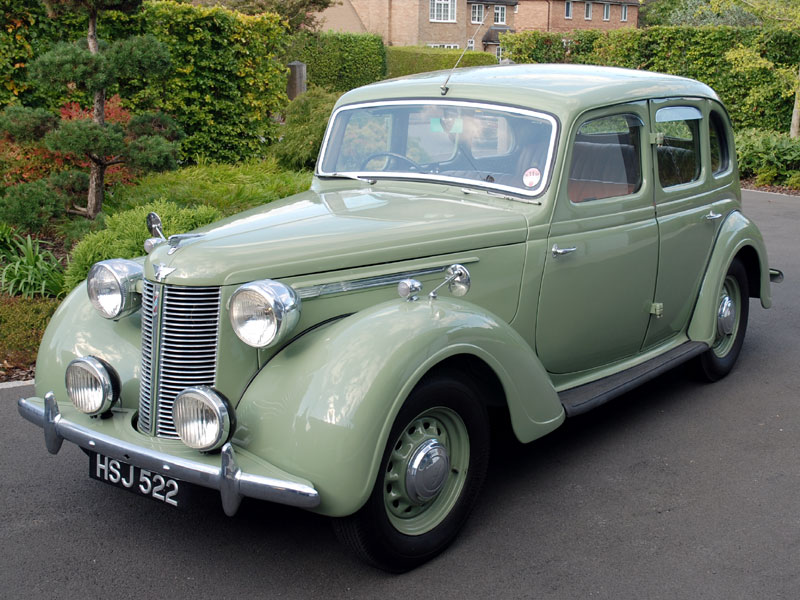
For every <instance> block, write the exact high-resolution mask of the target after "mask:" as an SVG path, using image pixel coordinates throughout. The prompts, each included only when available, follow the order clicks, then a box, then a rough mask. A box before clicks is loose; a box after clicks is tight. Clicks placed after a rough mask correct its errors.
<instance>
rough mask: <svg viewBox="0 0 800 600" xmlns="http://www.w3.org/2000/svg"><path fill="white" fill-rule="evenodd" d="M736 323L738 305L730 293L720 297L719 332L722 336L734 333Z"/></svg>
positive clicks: (718, 310)
mask: <svg viewBox="0 0 800 600" xmlns="http://www.w3.org/2000/svg"><path fill="white" fill-rule="evenodd" d="M734 325H736V306H735V305H734V303H733V300H731V297H730V296H729V295H728V294H725V295H724V296H722V298H720V301H719V308H718V309H717V332H718V333H719V334H720V335H721V336H725V335H730V334H732V333H733V327H734Z"/></svg>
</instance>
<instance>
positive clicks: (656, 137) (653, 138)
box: [650, 133, 664, 146]
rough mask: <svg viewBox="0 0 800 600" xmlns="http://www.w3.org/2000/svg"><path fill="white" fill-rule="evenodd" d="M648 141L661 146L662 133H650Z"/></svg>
mask: <svg viewBox="0 0 800 600" xmlns="http://www.w3.org/2000/svg"><path fill="white" fill-rule="evenodd" d="M650 143H651V144H655V145H656V146H663V145H664V134H663V133H651V134H650Z"/></svg>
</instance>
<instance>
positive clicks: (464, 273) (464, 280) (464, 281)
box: [428, 263, 471, 300]
mask: <svg viewBox="0 0 800 600" xmlns="http://www.w3.org/2000/svg"><path fill="white" fill-rule="evenodd" d="M444 277H445V279H444V281H443V282H442V283H440V284H439V285H437V286H436V287H435V288H433V289H432V290H431V293H430V294H428V298H430V299H431V300H436V298H438V292H439V290H440V289H441V288H443V287H444V286H447V289H449V290H450V293H451V294H453V296H455V297H457V298H460V297H461V296H466V295H467V293H468V292H469V288H470V285H471V279H470V276H469V271H468V270H467V267H465V266H464V265H459V264H457V263H456V264H454V265H450V266H449V267H447V270H446V271H445V273H444Z"/></svg>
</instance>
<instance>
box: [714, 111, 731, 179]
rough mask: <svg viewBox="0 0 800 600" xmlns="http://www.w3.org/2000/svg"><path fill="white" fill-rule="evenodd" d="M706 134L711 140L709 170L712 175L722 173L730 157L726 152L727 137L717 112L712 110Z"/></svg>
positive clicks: (729, 161)
mask: <svg viewBox="0 0 800 600" xmlns="http://www.w3.org/2000/svg"><path fill="white" fill-rule="evenodd" d="M708 134H709V136H708V137H709V141H710V142H711V172H712V173H714V175H719V174H720V173H724V172H725V171H727V170H728V167H730V164H731V159H730V154H729V152H728V137H727V135H726V134H725V125H724V123H723V121H722V117H721V116H720V115H719V113H717V112H714V111H712V112H711V114H710V116H709V120H708Z"/></svg>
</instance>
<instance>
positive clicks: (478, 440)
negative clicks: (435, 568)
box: [334, 372, 490, 573]
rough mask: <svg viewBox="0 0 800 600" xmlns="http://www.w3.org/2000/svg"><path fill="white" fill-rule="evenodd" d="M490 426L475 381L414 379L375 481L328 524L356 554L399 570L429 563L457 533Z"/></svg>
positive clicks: (482, 467)
mask: <svg viewBox="0 0 800 600" xmlns="http://www.w3.org/2000/svg"><path fill="white" fill-rule="evenodd" d="M489 438H490V435H489V424H488V420H487V417H486V411H485V409H484V407H483V405H482V403H481V402H480V399H479V397H478V396H477V394H476V392H475V390H474V386H473V385H471V384H470V382H469V380H468V379H466V378H465V377H464V376H462V375H460V374H458V373H455V372H452V373H447V374H437V375H433V376H430V377H428V378H426V379H424V380H423V381H421V382H420V383H419V384H418V385H417V387H415V388H414V390H413V391H412V392H411V394H410V395H409V397H408V398H407V399H406V402H405V403H404V404H403V407H402V409H401V410H400V412H399V414H398V415H397V418H396V419H395V423H394V426H393V427H392V431H391V434H390V435H389V440H388V443H387V446H386V449H385V451H384V453H383V459H382V461H381V467H380V470H379V471H378V476H377V478H376V481H375V486H374V488H373V490H372V493H371V495H370V497H369V499H368V500H367V503H366V504H365V505H364V506H363V507H362V508H361V510H359V511H358V512H357V513H355V514H354V515H352V516H350V517H345V518H343V519H336V520H335V521H334V529H335V531H336V534H337V536H338V537H339V539H340V540H341V541H342V542H343V543H344V544H345V545H346V546H348V547H349V548H350V549H351V550H352V551H354V552H355V553H356V554H357V555H358V556H359V557H360V558H362V559H363V560H365V561H366V562H368V563H371V564H373V565H374V566H376V567H378V568H380V569H384V570H386V571H391V572H396V573H401V572H404V571H408V570H410V569H413V568H414V567H416V566H418V565H420V564H422V563H424V562H426V561H428V560H430V559H431V558H433V557H434V556H436V555H437V554H439V553H440V552H441V551H442V550H444V549H445V548H446V547H447V546H448V545H449V544H450V543H451V542H452V541H453V539H455V537H456V535H457V534H458V532H459V530H460V529H461V526H462V525H463V524H464V522H465V521H466V519H467V516H468V515H469V513H470V511H471V509H472V506H473V504H474V502H475V499H476V498H477V496H478V492H479V491H480V488H481V485H482V484H483V480H484V478H485V476H486V470H487V467H488V460H489Z"/></svg>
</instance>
